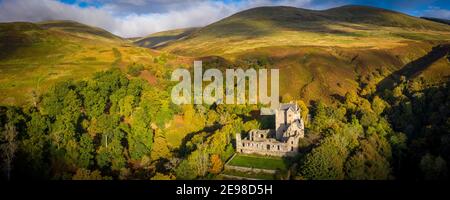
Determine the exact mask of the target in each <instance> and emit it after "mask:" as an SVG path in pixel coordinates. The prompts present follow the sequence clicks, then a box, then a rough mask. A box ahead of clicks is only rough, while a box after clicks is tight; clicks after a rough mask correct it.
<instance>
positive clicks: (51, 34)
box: [0, 21, 159, 105]
mask: <svg viewBox="0 0 450 200" xmlns="http://www.w3.org/2000/svg"><path fill="white" fill-rule="evenodd" d="M0 50H1V51H0V104H1V105H4V104H6V105H17V104H23V103H26V102H29V101H31V97H32V93H33V92H35V93H37V94H39V93H42V92H44V91H45V90H46V89H47V88H48V86H49V85H51V84H52V83H54V82H57V81H61V80H68V79H84V78H88V77H89V76H90V75H92V74H93V73H95V72H97V71H101V70H105V69H109V68H112V67H119V68H121V69H125V68H126V67H127V66H128V65H129V64H130V63H143V64H148V65H151V64H153V59H154V58H155V57H156V56H158V54H159V53H156V52H154V51H152V50H149V49H145V48H139V47H136V46H134V45H133V44H130V43H127V42H126V41H123V40H122V39H121V38H119V37H117V36H114V35H113V34H110V33H108V32H106V31H104V30H101V29H98V28H92V27H89V26H85V25H82V24H79V23H74V22H65V21H58V22H45V23H39V24H34V23H2V24H0Z"/></svg>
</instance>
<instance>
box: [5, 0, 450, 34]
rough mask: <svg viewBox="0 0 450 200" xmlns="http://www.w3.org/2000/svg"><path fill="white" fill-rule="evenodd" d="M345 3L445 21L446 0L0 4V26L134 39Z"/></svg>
mask: <svg viewBox="0 0 450 200" xmlns="http://www.w3.org/2000/svg"><path fill="white" fill-rule="evenodd" d="M348 4H358V5H369V6H375V7H381V8H386V9H391V10H396V11H400V12H403V13H407V14H409V15H413V16H429V17H438V18H444V19H450V0H0V22H10V21H32V22H37V21H44V20H74V21H78V22H81V23H85V24H88V25H92V26H98V27H101V28H104V29H106V30H108V31H110V32H112V33H114V34H117V35H120V36H123V37H136V36H145V35H148V34H150V33H154V32H158V31H164V30H169V29H175V28H186V27H198V26H205V25H207V24H210V23H213V22H215V21H217V20H220V19H222V18H225V17H227V16H230V15H232V14H234V13H236V12H239V11H242V10H245V9H249V8H254V7H258V6H279V5H285V6H295V7H302V8H308V9H316V10H321V9H327V8H331V7H336V6H342V5H348Z"/></svg>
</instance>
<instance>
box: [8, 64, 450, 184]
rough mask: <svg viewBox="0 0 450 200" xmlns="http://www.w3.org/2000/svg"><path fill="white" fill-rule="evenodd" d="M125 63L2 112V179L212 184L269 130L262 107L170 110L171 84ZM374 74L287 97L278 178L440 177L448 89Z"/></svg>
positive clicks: (444, 169)
mask: <svg viewBox="0 0 450 200" xmlns="http://www.w3.org/2000/svg"><path fill="white" fill-rule="evenodd" d="M129 69H130V70H129V71H128V74H126V73H124V72H122V71H121V70H119V69H110V70H107V71H104V72H98V73H96V74H95V75H94V76H93V77H92V78H90V79H88V80H82V81H73V80H67V81H62V82H59V83H57V84H55V85H54V86H52V87H51V89H49V90H48V91H47V92H46V93H44V94H41V95H35V96H34V98H33V99H32V102H31V103H29V104H27V105H26V106H21V107H17V106H4V107H0V132H1V149H2V151H1V154H2V155H1V158H2V160H1V163H2V170H3V173H2V176H1V177H2V179H8V180H15V179H52V180H67V179H70V180H126V179H147V180H149V179H152V180H174V179H217V178H218V176H217V175H218V174H220V173H221V171H222V170H223V166H224V163H225V162H226V161H227V160H228V159H229V158H230V157H231V156H232V155H233V154H234V152H235V150H234V148H235V147H234V139H235V138H234V137H235V133H237V132H241V133H243V134H245V133H246V132H248V131H249V130H251V129H254V128H267V127H270V124H271V122H270V120H267V119H262V118H259V117H258V116H257V115H255V111H257V110H258V109H259V108H260V107H261V106H260V105H223V104H219V105H214V104H213V105H183V106H178V105H175V104H173V103H172V102H171V100H170V89H171V87H173V84H172V83H170V82H163V83H161V84H159V85H158V86H155V85H151V84H149V83H148V81H146V80H144V79H142V78H140V77H137V76H136V75H137V74H139V72H140V70H142V67H141V66H139V65H135V66H132V67H130V68H129ZM163 76H164V75H163ZM381 77H382V76H381V73H373V74H370V75H369V76H368V77H364V78H361V80H360V84H361V89H360V90H358V92H348V93H347V94H346V95H345V96H343V97H341V98H340V100H339V101H336V102H334V103H332V104H326V103H324V102H322V101H312V102H308V103H305V102H303V101H301V100H299V99H296V101H297V102H298V103H299V105H300V106H301V108H302V112H303V113H302V116H306V115H307V113H309V114H310V116H311V117H310V119H306V118H305V120H307V123H306V128H307V130H306V134H305V138H304V139H301V141H300V143H301V152H300V154H299V156H297V157H295V158H291V159H287V161H286V162H288V163H289V164H290V165H289V166H290V167H289V168H288V169H285V170H284V171H283V172H282V173H280V174H278V175H277V177H276V178H277V179H295V180H326V179H332V180H336V179H337V180H343V179H350V180H392V179H400V180H404V179H406V180H436V179H447V178H448V165H447V162H448V161H449V159H450V149H449V147H450V132H449V130H450V113H449V112H450V111H449V109H448V108H449V107H450V105H449V104H450V99H449V97H448V95H449V94H450V92H449V89H448V86H447V84H446V83H445V84H438V85H433V84H428V83H427V82H426V81H425V80H423V79H420V78H418V79H407V78H405V77H400V78H399V79H398V81H397V82H396V83H395V87H393V88H392V89H385V90H382V89H379V88H378V89H377V87H376V84H374V82H378V81H376V80H380V79H381ZM291 100H292V99H284V101H291ZM177 133H184V135H183V134H182V136H181V138H178V139H176V138H175V139H174V138H173V134H177Z"/></svg>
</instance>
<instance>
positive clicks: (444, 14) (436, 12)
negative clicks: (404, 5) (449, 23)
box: [422, 7, 450, 20]
mask: <svg viewBox="0 0 450 200" xmlns="http://www.w3.org/2000/svg"><path fill="white" fill-rule="evenodd" d="M422 15H423V16H425V17H436V18H441V19H448V20H450V10H446V9H442V8H438V7H430V8H428V9H427V10H425V12H424V13H423V14H422Z"/></svg>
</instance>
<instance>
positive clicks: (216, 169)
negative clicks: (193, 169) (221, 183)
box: [209, 154, 223, 174]
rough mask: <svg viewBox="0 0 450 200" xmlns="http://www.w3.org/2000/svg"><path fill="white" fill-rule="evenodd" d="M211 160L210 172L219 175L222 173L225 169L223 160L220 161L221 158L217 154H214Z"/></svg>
mask: <svg viewBox="0 0 450 200" xmlns="http://www.w3.org/2000/svg"><path fill="white" fill-rule="evenodd" d="M210 160H211V168H210V169H209V172H211V173H212V174H218V173H220V172H221V171H222V168H223V162H222V159H220V156H219V155H217V154H213V155H211V157H210Z"/></svg>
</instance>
